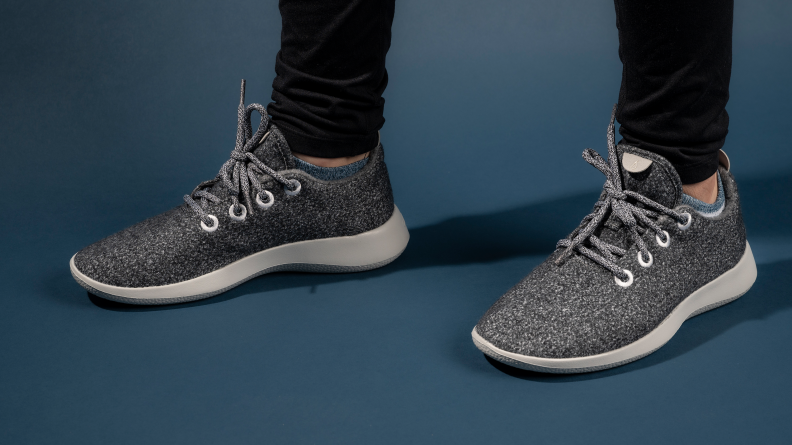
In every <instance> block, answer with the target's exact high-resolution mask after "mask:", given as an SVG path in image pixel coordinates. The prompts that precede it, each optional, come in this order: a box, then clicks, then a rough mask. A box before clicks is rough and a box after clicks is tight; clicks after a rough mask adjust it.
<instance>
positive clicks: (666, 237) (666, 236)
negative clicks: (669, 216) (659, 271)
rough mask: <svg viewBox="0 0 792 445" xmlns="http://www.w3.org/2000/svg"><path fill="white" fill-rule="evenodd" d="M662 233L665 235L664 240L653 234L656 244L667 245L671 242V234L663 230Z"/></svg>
mask: <svg viewBox="0 0 792 445" xmlns="http://www.w3.org/2000/svg"><path fill="white" fill-rule="evenodd" d="M663 235H665V239H666V240H665V242H663V240H661V239H660V237H659V236H657V235H655V240H656V241H657V245H658V246H660V247H668V246H669V245H670V244H671V235H669V234H668V232H666V231H665V230H663Z"/></svg>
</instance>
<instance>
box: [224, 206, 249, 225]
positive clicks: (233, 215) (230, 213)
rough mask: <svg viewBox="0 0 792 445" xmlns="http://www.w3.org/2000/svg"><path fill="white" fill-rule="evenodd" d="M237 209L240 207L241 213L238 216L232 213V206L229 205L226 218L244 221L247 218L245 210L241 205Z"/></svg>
mask: <svg viewBox="0 0 792 445" xmlns="http://www.w3.org/2000/svg"><path fill="white" fill-rule="evenodd" d="M239 207H242V213H241V214H239V215H237V214H236V213H235V212H234V204H231V207H229V208H228V216H230V217H231V219H233V220H234V221H244V220H245V217H246V216H247V208H246V207H245V206H243V205H242V204H239Z"/></svg>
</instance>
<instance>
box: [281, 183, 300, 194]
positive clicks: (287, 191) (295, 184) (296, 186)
mask: <svg viewBox="0 0 792 445" xmlns="http://www.w3.org/2000/svg"><path fill="white" fill-rule="evenodd" d="M289 183H290V184H292V185H293V186H294V187H295V188H294V190H289V188H288V187H286V186H285V185H284V186H283V191H284V192H286V194H287V195H289V196H297V195H298V194H299V193H300V190H302V184H300V181H298V180H296V179H292V180H290V181H289Z"/></svg>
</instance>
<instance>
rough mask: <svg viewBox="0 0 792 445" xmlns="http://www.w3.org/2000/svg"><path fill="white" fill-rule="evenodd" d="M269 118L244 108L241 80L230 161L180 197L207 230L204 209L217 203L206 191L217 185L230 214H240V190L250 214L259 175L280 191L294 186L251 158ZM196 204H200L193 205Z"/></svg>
mask: <svg viewBox="0 0 792 445" xmlns="http://www.w3.org/2000/svg"><path fill="white" fill-rule="evenodd" d="M254 110H255V111H258V112H259V114H260V115H261V123H260V124H259V127H258V130H256V134H253V127H252V126H251V123H250V117H251V114H252V113H253V111H254ZM269 123H270V120H269V116H267V109H266V108H265V107H264V106H263V105H261V104H250V105H248V106H247V107H245V80H244V79H243V80H242V91H241V93H240V98H239V108H238V109H237V137H236V146H235V147H234V150H233V151H232V152H231V158H230V159H229V160H228V161H226V162H225V163H224V164H223V167H222V168H220V172H219V173H217V176H216V177H215V178H214V179H212V180H209V181H204V182H202V183H200V184H198V186H197V187H196V188H195V189H194V190H193V191H192V193H190V194H189V195H184V201H185V202H186V203H187V204H188V205H189V206H190V207H191V208H192V209H193V210H194V211H195V213H197V214H198V216H199V217H200V218H201V221H203V223H204V224H206V225H207V226H212V225H214V221H212V220H211V219H210V218H209V215H208V214H207V213H206V207H207V205H208V204H209V201H211V202H214V203H218V202H220V201H221V199H220V198H219V197H217V196H216V195H214V194H212V193H210V192H209V188H210V187H211V186H212V185H214V184H215V183H217V182H218V181H223V183H224V184H225V186H226V189H227V190H228V193H229V194H230V195H231V199H232V201H233V207H232V208H233V211H234V213H235V214H241V213H242V209H240V206H241V204H240V203H239V194H240V190H241V192H242V196H243V197H244V200H245V204H247V209H246V210H247V211H248V212H250V213H251V214H252V213H253V200H252V198H251V193H250V192H251V188H252V190H253V191H254V192H255V194H258V193H260V192H261V191H262V190H263V187H262V185H261V182H260V181H259V180H258V176H259V175H269V176H271V177H272V178H273V179H275V180H276V181H278V182H279V183H281V184H283V185H284V187H286V188H288V189H289V190H295V188H296V184H294V183H293V182H292V181H289V180H288V179H286V178H285V177H283V176H282V175H280V174H278V173H277V172H275V170H273V169H271V168H270V167H267V166H266V165H265V164H264V163H263V162H261V161H260V160H259V159H258V158H257V157H256V155H254V154H253V152H252V151H253V149H254V148H255V147H256V146H258V145H259V143H260V142H262V141H263V139H264V137H265V136H266V135H267V128H268V127H269ZM196 200H200V204H199V203H198V202H196Z"/></svg>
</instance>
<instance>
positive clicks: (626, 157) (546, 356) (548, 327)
mask: <svg viewBox="0 0 792 445" xmlns="http://www.w3.org/2000/svg"><path fill="white" fill-rule="evenodd" d="M583 157H584V159H586V161H588V162H589V163H590V164H592V165H593V166H594V167H596V168H597V169H599V170H600V171H602V173H604V174H605V176H606V177H607V180H606V182H605V186H604V188H603V190H602V194H601V195H600V199H599V202H597V203H596V205H595V206H594V209H593V211H592V213H591V214H590V215H588V216H586V217H585V218H584V219H583V221H582V222H581V224H580V226H579V227H578V228H577V229H575V230H574V231H573V232H572V234H571V235H569V236H568V237H567V238H566V239H563V240H561V241H559V242H558V245H557V248H556V251H555V252H554V253H553V254H552V255H550V257H549V258H548V259H547V260H546V261H545V262H543V263H542V264H540V265H539V266H537V267H536V268H535V269H534V270H533V271H532V272H531V273H530V274H529V275H528V276H527V277H525V278H524V279H523V280H522V281H520V282H519V283H518V284H517V285H516V286H514V287H513V288H512V289H510V290H509V291H508V292H506V294H505V295H503V296H502V297H501V298H500V299H499V300H498V301H497V302H496V303H495V304H494V305H493V306H492V307H491V308H490V309H489V310H488V311H487V312H486V313H485V314H484V316H483V317H482V318H481V320H480V321H479V322H478V324H477V325H476V327H475V328H474V329H473V333H472V334H473V341H474V343H475V344H476V346H477V347H478V348H479V349H480V350H481V351H482V352H484V353H485V354H486V355H488V356H490V357H492V358H494V359H495V360H498V361H501V362H503V363H506V364H508V365H511V366H514V367H517V368H522V369H528V370H532V371H538V372H549V373H578V372H590V371H597V370H601V369H607V368H611V367H615V366H620V365H623V364H625V363H629V362H632V361H634V360H638V359H640V358H642V357H644V356H646V355H648V354H651V353H652V352H654V351H655V350H657V349H658V348H660V347H661V346H663V345H664V344H665V343H666V342H667V341H668V340H669V339H671V337H672V336H673V335H674V334H675V333H676V332H677V330H678V329H679V327H680V326H681V325H682V322H684V321H685V320H686V319H688V318H690V317H693V316H695V315H698V314H700V313H702V312H705V311H708V310H710V309H714V308H716V307H718V306H721V305H723V304H726V303H729V302H730V301H733V300H735V299H737V298H739V297H740V296H742V295H743V294H744V293H746V292H747V291H748V289H750V288H751V286H752V285H753V283H754V281H755V280H756V264H755V263H754V258H753V254H752V253H751V248H750V246H749V245H748V242H747V241H746V237H745V226H744V225H743V219H742V214H741V211H740V198H739V195H738V193H737V185H736V184H735V181H734V177H733V176H732V175H731V173H729V162H728V158H726V156H725V154H723V153H722V152H721V166H720V167H719V173H720V176H721V179H722V183H723V189H724V194H725V198H726V202H725V206H724V208H723V210H722V212H721V213H720V214H718V215H710V216H703V215H701V214H699V213H697V212H696V211H695V210H693V209H692V208H691V207H689V206H687V205H683V204H682V201H681V198H682V183H681V182H680V179H679V176H678V175H677V173H676V171H675V169H674V168H673V167H672V166H671V164H670V163H669V162H668V161H667V160H666V159H665V158H663V157H661V156H658V155H656V154H653V153H650V152H647V151H644V150H641V149H638V148H636V147H631V146H627V145H619V146H618V147H616V146H615V144H614V126H613V117H612V118H611V123H610V126H609V129H608V160H607V161H605V160H603V159H602V157H600V155H599V154H597V153H596V152H595V151H593V150H591V149H586V151H584V152H583Z"/></svg>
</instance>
